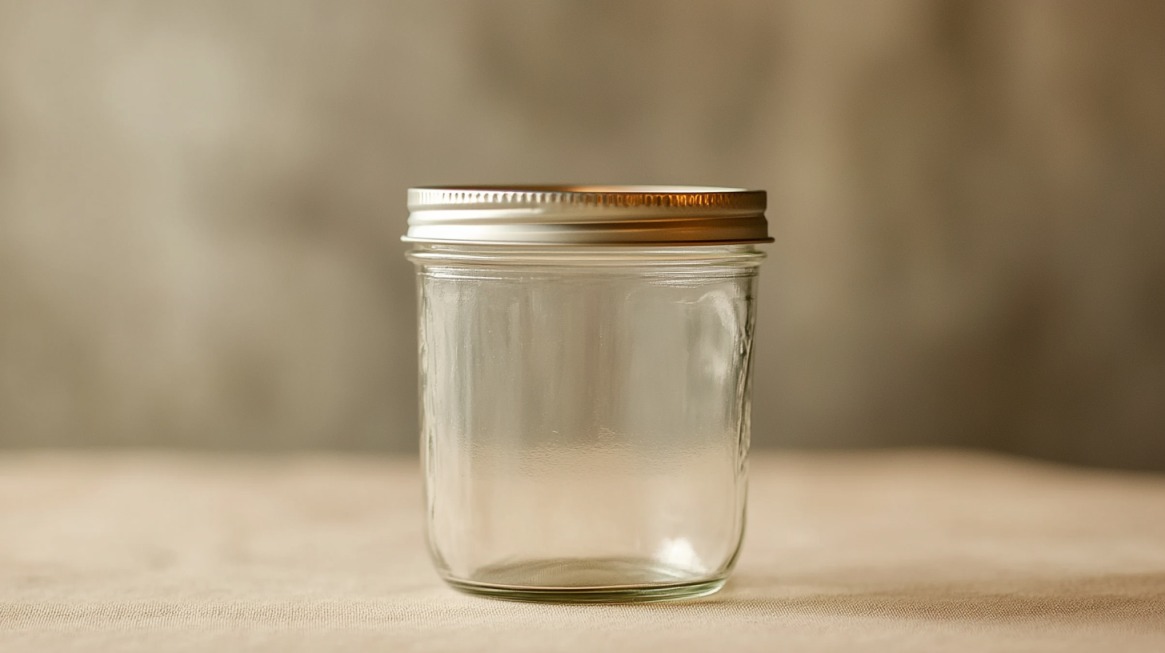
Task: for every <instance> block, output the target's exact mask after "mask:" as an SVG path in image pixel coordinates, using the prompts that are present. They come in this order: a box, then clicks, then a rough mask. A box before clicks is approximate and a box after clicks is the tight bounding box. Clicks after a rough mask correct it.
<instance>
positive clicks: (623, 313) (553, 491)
mask: <svg viewBox="0 0 1165 653" xmlns="http://www.w3.org/2000/svg"><path fill="white" fill-rule="evenodd" d="M762 257H763V255H762V254H760V253H759V252H757V251H756V250H755V249H754V248H753V247H752V246H748V245H734V246H701V247H690V246H686V247H657V248H643V247H618V248H598V247H578V246H571V247H561V246H560V247H555V248H543V249H537V248H531V247H529V246H523V247H500V246H491V247H485V246H482V247H469V246H439V245H419V246H417V247H416V248H415V249H414V250H413V252H412V253H411V254H410V258H411V259H412V260H413V261H414V262H415V263H416V264H417V266H418V286H419V298H420V311H419V322H420V324H419V328H420V333H419V336H420V381H421V438H422V443H421V445H422V446H421V452H422V457H423V466H424V474H425V494H426V504H427V516H428V531H427V532H428V541H429V547H430V551H431V553H432V557H433V560H434V562H435V564H436V567H437V570H438V572H439V573H440V574H441V576H442V577H443V578H444V579H445V580H446V581H447V582H449V583H450V584H451V585H453V586H454V587H456V588H458V589H461V590H464V591H468V592H471V593H477V594H487V595H493V596H499V597H503V598H512V599H525V600H549V601H643V600H660V599H669V598H686V597H693V596H701V595H704V594H710V593H712V592H715V591H716V590H718V589H719V588H720V587H721V586H722V585H723V583H724V581H725V579H726V578H727V576H728V574H729V572H730V571H731V569H732V566H733V564H734V563H735V561H736V557H737V553H738V551H739V550H740V543H741V538H742V535H743V531H744V516H745V498H746V482H747V462H746V455H747V453H748V444H749V427H750V416H749V414H750V392H749V389H750V377H751V370H750V368H751V361H752V342H753V327H754V322H755V315H756V312H755V297H756V282H757V276H756V271H757V265H758V264H759V263H760V260H761V258H762Z"/></svg>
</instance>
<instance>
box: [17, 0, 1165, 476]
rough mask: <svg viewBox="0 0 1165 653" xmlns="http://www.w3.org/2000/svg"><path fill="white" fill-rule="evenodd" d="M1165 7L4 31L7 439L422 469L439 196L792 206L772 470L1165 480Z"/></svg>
mask: <svg viewBox="0 0 1165 653" xmlns="http://www.w3.org/2000/svg"><path fill="white" fill-rule="evenodd" d="M1162 80H1165V5H1163V4H1161V3H1154V2H1091V3H1087V2H1055V1H1036V0H1027V1H1024V2H974V3H971V2H968V3H962V2H902V1H895V2H876V3H872V2H861V1H857V0H855V1H852V2H840V1H822V0H804V1H789V2H768V1H765V0H735V1H730V2H726V1H723V0H717V1H707V2H694V1H693V2H669V1H665V0H658V1H651V2H647V1H632V2H596V1H589V2H582V1H578V2H536V1H533V0H531V1H527V2H497V1H492V0H483V1H479V2H434V1H427V2H387V1H386V2H372V1H363V0H361V1H357V0H347V1H333V2H325V1H318V2H310V1H307V0H279V1H270V2H247V1H229V2H228V1H222V2H212V1H209V0H207V1H199V2H180V1H178V0H142V1H131V0H100V1H93V2H76V1H73V0H0V445H4V446H89V445H135V446H141V445H144V446H183V447H198V448H220V447H221V448H242V449H286V448H303V447H335V448H344V449H368V450H400V451H407V450H412V449H414V448H415V446H416V445H415V440H416V408H415V402H416V392H415V381H414V379H415V376H414V366H415V354H414V326H413V319H414V308H413V297H412V292H413V286H412V279H411V274H412V271H411V269H410V266H409V264H408V263H407V262H405V260H404V259H403V257H402V254H403V251H404V248H403V246H402V245H401V244H400V243H399V242H398V241H397V237H398V236H399V235H400V233H401V232H402V230H403V228H404V220H405V217H406V216H405V210H404V199H405V198H404V190H405V188H406V187H408V186H409V185H414V184H424V183H429V184H432V183H464V182H491V183H507V182H606V183H694V184H719V185H733V186H748V187H754V188H763V189H767V190H768V191H769V192H770V204H771V211H770V219H771V222H772V224H773V231H774V233H775V235H776V237H777V242H776V243H775V244H774V245H773V246H771V247H770V248H769V253H770V260H769V262H768V263H767V265H766V267H765V269H764V270H763V274H764V276H763V280H762V293H761V297H760V302H761V307H762V308H761V315H760V325H759V334H760V335H759V338H760V340H759V344H758V348H757V351H758V357H757V370H758V373H757V379H756V393H757V396H756V402H755V420H754V427H755V432H754V440H755V442H756V443H757V444H758V445H762V446H764V445H785V446H881V445H901V444H940V445H950V444H962V445H974V446H985V447H991V448H997V449H1002V450H1006V451H1014V452H1020V453H1029V454H1036V455H1040V456H1044V457H1049V458H1055V459H1061V460H1068V461H1076V462H1089V463H1096V464H1105V465H1122V466H1134V467H1158V468H1165V428H1163V424H1165V303H1163V292H1165V291H1163V288H1165V285H1163V282H1165V257H1163V254H1165V119H1163V116H1165V83H1163V81H1162Z"/></svg>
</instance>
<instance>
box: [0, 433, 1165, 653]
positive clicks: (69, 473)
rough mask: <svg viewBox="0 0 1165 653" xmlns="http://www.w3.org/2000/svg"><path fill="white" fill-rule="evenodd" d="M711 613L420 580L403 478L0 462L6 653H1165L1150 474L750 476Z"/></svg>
mask: <svg viewBox="0 0 1165 653" xmlns="http://www.w3.org/2000/svg"><path fill="white" fill-rule="evenodd" d="M751 474H752V485H751V494H750V508H749V532H748V535H747V537H746V540H745V548H744V553H743V555H742V557H741V559H740V564H739V566H738V567H737V570H736V573H735V575H734V576H733V579H732V580H731V581H730V582H729V584H728V586H727V587H726V588H725V590H723V591H722V592H721V593H719V594H717V595H714V596H712V597H709V598H706V599H700V600H695V601H690V602H685V603H660V604H645V605H598V606H562V605H535V604H522V603H510V602H504V601H497V600H490V599H483V598H475V597H470V596H465V595H462V594H459V593H456V592H454V591H453V590H450V589H448V588H446V587H445V586H444V585H443V584H442V583H441V582H440V581H439V580H438V579H437V578H436V576H435V575H434V573H433V572H432V570H431V567H430V564H429V560H428V557H427V555H426V553H425V549H424V543H423V538H422V532H421V517H422V511H421V507H420V502H421V496H420V480H419V474H418V468H417V462H416V460H415V459H409V458H404V459H400V458H398V459H392V458H379V457H373V456H365V457H359V456H348V457H344V456H335V455H318V454H312V455H296V456H275V457H272V456H267V457H259V456H221V455H196V454H178V453H173V454H169V453H143V452H107V453H78V452H28V453H20V452H9V453H4V454H0V650H3V651H5V652H6V653H17V652H20V651H48V650H53V651H57V650H86V651H158V650H208V649H215V648H222V649H226V650H272V651H276V650H277V651H300V650H304V651H307V650H311V651H316V650H321V649H336V648H340V649H352V650H369V649H372V648H373V647H376V648H377V649H378V650H389V651H414V650H416V651H428V650H434V651H437V650H440V651H446V650H448V651H457V650H516V651H575V650H579V651H583V650H585V651H594V650H603V649H609V648H614V649H617V650H646V649H651V650H662V649H661V647H668V648H669V649H670V650H672V651H686V650H716V651H720V650H724V651H750V650H756V651H773V650H778V649H780V650H805V651H840V650H844V651H853V650H879V651H891V650H897V651H928V652H929V651H935V650H945V651H951V650H964V649H965V650H974V651H982V650H995V651H1011V650H1014V651H1032V650H1047V651H1098V650H1120V651H1134V650H1144V651H1162V650H1165V476H1154V475H1146V474H1135V473H1123V472H1112V471H1099V470H1087V469H1080V468H1071V467H1061V466H1056V465H1051V464H1046V463H1039V462H1034V461H1029V460H1024V459H1016V458H1007V457H1001V456H992V455H986V454H980V453H973V452H961V451H888V452H877V453H868V452H867V453H812V454H809V453H782V454H772V453H766V454H762V455H756V456H754V457H753V460H752V464H751Z"/></svg>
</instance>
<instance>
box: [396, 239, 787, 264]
mask: <svg viewBox="0 0 1165 653" xmlns="http://www.w3.org/2000/svg"><path fill="white" fill-rule="evenodd" d="M406 256H408V258H409V260H411V261H412V262H414V263H416V264H418V265H424V264H429V263H438V264H440V263H452V264H458V263H460V264H466V265H552V266H618V267H622V266H640V265H647V266H653V265H702V264H704V265H706V264H713V265H738V266H742V267H755V266H758V265H760V263H761V261H763V260H764V258H765V254H764V252H761V251H759V250H757V249H756V247H755V246H754V245H751V244H733V245H682V246H674V245H617V246H611V245H498V244H490V245H478V244H457V245H454V244H436V243H416V244H414V245H413V249H412V250H411V251H409V252H408V253H407V254H406Z"/></svg>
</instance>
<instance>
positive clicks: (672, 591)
mask: <svg viewBox="0 0 1165 653" xmlns="http://www.w3.org/2000/svg"><path fill="white" fill-rule="evenodd" d="M726 580H727V579H726V578H724V577H718V578H711V579H709V578H708V577H706V576H695V575H693V574H692V573H691V572H685V571H683V570H678V569H672V568H668V567H664V566H661V565H659V564H656V563H653V562H650V561H645V560H634V559H627V558H604V559H590V560H539V561H530V562H522V563H513V564H506V565H492V566H490V567H485V568H482V569H479V570H477V571H476V572H475V573H474V574H473V577H472V578H471V579H469V580H464V579H458V578H449V577H446V578H445V582H447V583H448V584H449V585H451V586H452V587H454V588H455V589H458V590H460V591H462V592H466V593H468V594H475V595H478V596H487V597H491V598H496V599H505V600H510V601H532V602H546V603H644V602H650V601H675V600H683V599H694V598H699V597H701V596H708V595H709V594H713V593H715V592H717V591H718V590H719V589H720V588H721V587H723V586H724V583H725V582H726Z"/></svg>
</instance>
